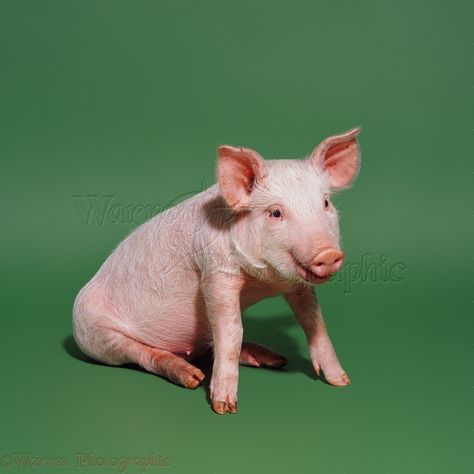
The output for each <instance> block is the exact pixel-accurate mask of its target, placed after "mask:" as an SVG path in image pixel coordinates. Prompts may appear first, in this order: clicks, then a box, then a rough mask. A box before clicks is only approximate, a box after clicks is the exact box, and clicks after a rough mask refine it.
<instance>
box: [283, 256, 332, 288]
mask: <svg viewBox="0 0 474 474" xmlns="http://www.w3.org/2000/svg"><path fill="white" fill-rule="evenodd" d="M291 259H292V260H293V263H294V265H295V268H296V271H297V272H298V274H299V276H300V277H301V278H303V280H305V281H307V282H309V283H313V284H314V285H317V284H319V285H320V284H322V283H326V282H327V281H328V280H329V279H330V278H331V276H327V277H319V276H318V275H316V273H313V272H312V271H311V270H310V269H309V268H308V267H307V266H306V265H303V264H302V263H301V262H300V261H299V260H298V259H297V258H296V257H295V256H294V255H293V254H291Z"/></svg>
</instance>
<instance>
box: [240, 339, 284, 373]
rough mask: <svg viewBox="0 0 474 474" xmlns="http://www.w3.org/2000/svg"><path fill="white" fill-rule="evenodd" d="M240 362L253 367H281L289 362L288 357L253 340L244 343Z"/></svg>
mask: <svg viewBox="0 0 474 474" xmlns="http://www.w3.org/2000/svg"><path fill="white" fill-rule="evenodd" d="M239 362H240V364H242V365H249V366H251V367H271V368H273V369H279V368H280V367H283V366H284V365H285V364H287V363H288V359H287V358H286V357H283V356H282V355H280V354H278V353H277V352H275V351H272V350H271V349H269V348H268V347H265V346H260V345H259V344H255V343H253V342H244V343H242V349H241V351H240V360H239Z"/></svg>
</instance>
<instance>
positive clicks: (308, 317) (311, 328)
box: [285, 286, 351, 387]
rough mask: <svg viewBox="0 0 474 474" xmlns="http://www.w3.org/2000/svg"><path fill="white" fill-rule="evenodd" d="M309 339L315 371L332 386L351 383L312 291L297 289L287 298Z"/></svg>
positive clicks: (299, 287) (298, 287) (308, 288)
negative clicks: (321, 374)
mask: <svg viewBox="0 0 474 474" xmlns="http://www.w3.org/2000/svg"><path fill="white" fill-rule="evenodd" d="M285 297H286V299H287V301H288V303H289V305H290V306H291V308H292V309H293V311H294V313H295V316H296V319H297V320H298V322H299V323H300V324H301V326H302V327H303V329H304V332H305V334H306V338H307V339H308V345H309V352H310V355H311V361H312V363H313V367H314V370H315V371H316V373H317V374H318V376H319V375H320V373H321V371H322V372H323V374H324V378H325V379H326V381H327V382H328V383H330V384H331V385H337V386H341V387H342V386H344V385H349V384H350V383H351V381H350V379H349V377H348V376H347V374H346V373H345V372H344V370H343V369H342V367H341V364H340V363H339V360H338V358H337V355H336V352H335V350H334V347H333V345H332V343H331V339H330V338H329V335H328V333H327V330H326V325H325V324H324V319H323V315H322V313H321V309H320V307H319V304H318V301H317V299H316V294H315V291H314V288H313V287H306V286H304V287H303V286H297V287H295V288H294V289H293V290H292V291H291V292H290V293H288V294H286V295H285Z"/></svg>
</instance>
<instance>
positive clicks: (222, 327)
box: [201, 273, 243, 415]
mask: <svg viewBox="0 0 474 474" xmlns="http://www.w3.org/2000/svg"><path fill="white" fill-rule="evenodd" d="M241 287H242V283H241V280H240V278H239V277H235V276H231V275H226V274H221V273H219V274H215V275H212V276H210V277H207V278H205V279H204V281H203V283H202V284H201V288H202V292H203V295H204V299H205V301H206V309H207V317H208V319H209V323H210V325H211V329H212V335H213V340H214V366H213V369H212V378H211V386H210V392H211V393H210V396H211V403H212V409H213V410H214V411H215V412H216V413H219V414H220V415H223V414H225V413H227V412H228V413H236V412H237V384H238V379H239V355H240V349H241V346H242V334H243V329H242V319H241V313H240V289H241Z"/></svg>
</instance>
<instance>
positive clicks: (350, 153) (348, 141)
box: [311, 128, 360, 189]
mask: <svg viewBox="0 0 474 474" xmlns="http://www.w3.org/2000/svg"><path fill="white" fill-rule="evenodd" d="M359 131H360V129H359V128H353V129H352V130H349V131H348V132H345V133H342V134H340V135H334V136H332V137H329V138H326V140H323V141H322V142H321V143H320V144H319V145H318V146H317V147H316V149H315V150H314V151H313V153H312V154H311V160H312V161H313V163H314V164H315V166H318V167H322V168H323V169H324V170H326V171H327V173H328V175H329V182H330V184H331V187H332V188H333V189H343V188H345V187H347V186H349V184H350V183H351V181H352V180H353V179H354V178H355V175H356V174H357V171H358V169H359V163H360V152H359V146H358V144H357V141H356V137H357V135H358V134H359Z"/></svg>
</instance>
